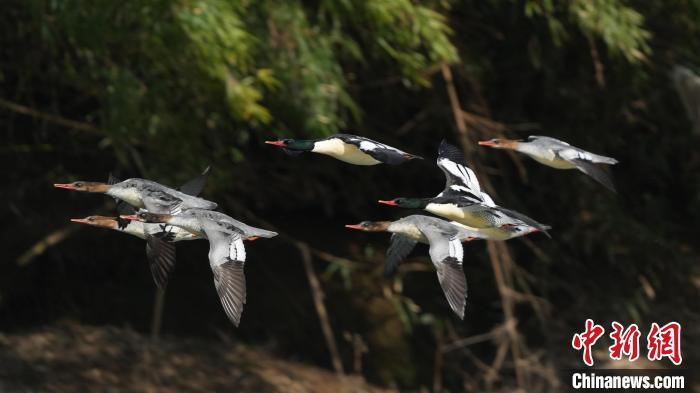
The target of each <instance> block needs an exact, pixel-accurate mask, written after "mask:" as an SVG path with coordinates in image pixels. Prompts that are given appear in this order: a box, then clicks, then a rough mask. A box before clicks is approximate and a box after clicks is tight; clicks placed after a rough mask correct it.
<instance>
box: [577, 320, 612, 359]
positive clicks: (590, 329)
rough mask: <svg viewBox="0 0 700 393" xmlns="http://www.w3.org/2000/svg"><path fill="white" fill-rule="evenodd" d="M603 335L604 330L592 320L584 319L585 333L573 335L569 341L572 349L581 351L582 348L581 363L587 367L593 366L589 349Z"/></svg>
mask: <svg viewBox="0 0 700 393" xmlns="http://www.w3.org/2000/svg"><path fill="white" fill-rule="evenodd" d="M603 333H605V329H603V327H602V326H600V325H596V324H595V323H593V320H592V319H586V331H584V332H583V333H576V334H574V338H573V339H572V340H571V345H572V346H573V347H574V349H578V350H581V349H582V348H583V362H584V363H586V364H587V365H589V366H592V365H593V354H592V353H591V347H592V346H593V344H595V342H596V341H598V339H599V338H600V336H602V335H603Z"/></svg>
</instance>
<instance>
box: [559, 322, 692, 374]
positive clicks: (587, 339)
mask: <svg viewBox="0 0 700 393" xmlns="http://www.w3.org/2000/svg"><path fill="white" fill-rule="evenodd" d="M611 326H612V329H613V331H612V332H611V333H610V338H611V339H612V341H613V343H612V345H611V346H610V347H608V351H609V352H610V358H611V359H613V360H621V359H622V358H623V356H625V357H627V359H628V360H629V361H631V362H633V361H635V360H637V359H638V358H639V337H640V336H641V332H640V331H639V327H638V326H637V325H636V324H634V323H633V324H631V325H629V326H628V327H627V328H626V329H625V327H624V326H622V324H620V323H618V322H612V324H611ZM604 333H605V329H604V328H603V327H602V326H600V325H597V324H596V323H595V322H593V320H592V319H586V330H584V331H583V332H581V333H576V334H574V336H573V338H572V339H571V346H572V347H573V348H574V349H576V350H578V351H580V350H583V362H584V363H586V365H588V366H592V365H593V363H594V361H593V352H592V347H593V345H595V343H596V342H597V341H598V339H600V337H602V336H603V334H604ZM647 349H648V352H647V358H648V359H649V360H650V361H655V360H662V359H663V358H668V359H669V360H670V361H671V362H673V364H675V365H679V364H681V362H683V358H682V356H681V325H680V324H679V323H678V322H669V323H667V324H666V325H664V326H663V327H659V324H657V323H656V322H654V323H652V324H651V329H650V330H649V334H648V335H647Z"/></svg>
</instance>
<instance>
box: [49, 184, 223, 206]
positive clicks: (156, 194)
mask: <svg viewBox="0 0 700 393" xmlns="http://www.w3.org/2000/svg"><path fill="white" fill-rule="evenodd" d="M53 186H54V187H56V188H65V189H68V190H74V191H82V192H92V193H102V194H107V195H109V196H111V197H113V198H118V199H121V200H122V201H124V202H126V203H128V204H130V205H131V206H133V207H135V208H139V209H146V210H148V211H149V212H151V213H170V214H177V213H179V212H180V211H181V210H182V209H191V208H195V209H216V206H217V204H216V203H214V202H211V201H208V200H206V199H202V198H198V197H195V196H191V195H187V194H185V193H184V192H182V191H178V190H175V189H173V188H170V187H166V186H164V185H162V184H158V183H156V182H154V181H151V180H145V179H137V178H132V179H127V180H124V181H121V182H119V183H115V184H108V183H101V182H87V181H76V182H73V183H68V184H54V185H53Z"/></svg>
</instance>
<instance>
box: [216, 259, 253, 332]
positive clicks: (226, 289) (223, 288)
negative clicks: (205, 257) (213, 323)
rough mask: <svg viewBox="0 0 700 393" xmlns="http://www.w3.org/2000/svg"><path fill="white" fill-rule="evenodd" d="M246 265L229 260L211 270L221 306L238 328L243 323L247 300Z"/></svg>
mask: <svg viewBox="0 0 700 393" xmlns="http://www.w3.org/2000/svg"><path fill="white" fill-rule="evenodd" d="M244 265H245V263H244V262H243V261H236V260H228V261H226V262H224V263H222V264H220V265H218V266H212V268H211V269H212V272H213V273H214V286H215V287H216V292H217V293H218V294H219V299H220V300H221V305H222V306H223V307H224V312H225V313H226V316H228V318H229V319H230V320H231V322H233V324H234V325H235V326H236V327H238V325H239V324H240V323H241V315H242V314H243V306H244V305H245V299H246V287H245V274H244V272H243V268H244Z"/></svg>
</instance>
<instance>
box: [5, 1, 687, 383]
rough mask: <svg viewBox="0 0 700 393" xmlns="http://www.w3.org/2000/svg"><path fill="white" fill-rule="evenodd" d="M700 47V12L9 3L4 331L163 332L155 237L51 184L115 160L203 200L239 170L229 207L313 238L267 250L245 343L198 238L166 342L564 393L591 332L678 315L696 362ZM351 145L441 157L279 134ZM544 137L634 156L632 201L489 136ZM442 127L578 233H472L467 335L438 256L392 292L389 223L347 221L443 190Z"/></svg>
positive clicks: (176, 290)
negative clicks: (687, 92) (333, 155)
mask: <svg viewBox="0 0 700 393" xmlns="http://www.w3.org/2000/svg"><path fill="white" fill-rule="evenodd" d="M699 44H700V2H699V1H696V0H689V1H684V2H681V1H678V2H646V1H633V0H630V1H622V0H587V1H583V0H566V1H551V0H507V1H470V0H434V1H425V2H414V1H410V0H375V1H356V0H337V1H332V0H317V1H285V2H276V1H269V0H261V1H255V2H253V1H233V0H209V1H203V0H202V1H196V0H177V1H166V0H143V1H127V2H121V1H112V2H84V1H75V0H63V1H44V0H9V1H6V2H4V4H3V7H2V10H0V130H1V131H0V135H2V144H1V145H0V160H1V161H0V162H2V163H3V164H4V165H3V166H4V168H6V169H5V175H4V180H3V181H2V185H1V186H0V190H1V191H0V192H1V194H0V198H1V199H2V201H1V202H2V204H3V206H6V207H7V208H6V209H3V210H2V212H1V213H0V214H1V216H0V217H2V221H1V223H0V238H2V239H3V244H2V246H3V251H4V254H5V256H6V257H5V258H3V262H2V263H1V264H0V271H1V272H2V273H1V274H0V328H1V329H2V331H4V332H6V333H19V332H27V331H31V330H33V329H39V328H41V327H44V326H47V325H50V326H54V325H56V324H61V323H69V324H72V323H76V324H77V323H80V324H88V325H97V326H103V325H116V326H130V327H132V328H133V329H135V330H136V331H139V332H143V333H148V332H149V330H150V329H151V328H150V323H151V319H152V314H153V312H152V303H153V302H152V298H153V293H154V286H153V283H152V281H151V278H150V275H149V272H148V269H147V268H146V266H145V261H144V255H143V244H142V242H140V241H138V240H136V239H131V238H128V237H127V236H125V235H120V234H117V233H113V232H110V231H104V230H98V229H93V228H77V227H75V226H70V225H69V223H68V219H69V218H74V217H84V216H87V215H89V214H94V213H96V212H101V213H103V214H109V213H111V212H113V206H112V204H111V201H108V200H107V199H106V198H104V197H101V196H95V195H85V194H73V193H68V192H61V191H59V190H54V189H52V188H51V184H52V183H54V182H68V181H72V180H78V179H82V180H101V179H106V177H107V173H108V172H110V171H112V172H115V173H117V174H118V175H120V176H121V177H145V178H149V179H153V180H157V181H160V182H162V183H165V184H171V185H177V184H181V183H182V182H184V181H186V180H187V179H189V178H191V177H192V176H194V175H195V174H197V173H199V172H200V171H201V170H202V169H203V168H204V167H206V166H208V165H211V166H212V174H211V177H210V181H209V184H208V185H207V188H206V189H205V193H204V195H205V196H206V197H207V198H208V199H211V200H215V201H217V202H219V204H220V206H221V207H222V209H223V210H224V211H226V212H227V213H229V214H231V215H232V216H234V217H238V218H240V219H242V220H244V221H247V222H249V223H251V224H258V225H263V226H265V225H269V226H271V227H274V228H277V229H278V230H279V231H280V232H281V233H283V234H285V236H282V237H280V238H277V239H274V240H270V241H260V242H255V243H254V244H251V245H250V250H249V255H250V257H249V263H248V264H247V267H246V270H247V272H246V273H247V277H248V286H249V291H248V293H249V300H248V304H247V306H246V309H245V313H244V316H243V322H242V324H241V326H240V328H238V329H234V328H233V327H232V326H231V325H230V324H229V322H228V321H227V320H226V318H225V315H224V313H223V312H222V311H221V309H220V305H219V303H218V300H217V299H216V295H215V291H214V289H213V285H211V284H212V283H211V275H210V272H209V267H208V264H207V263H206V259H205V258H206V256H205V255H206V248H207V245H206V243H205V242H193V243H190V244H182V245H178V252H179V257H178V266H177V270H176V272H175V275H174V277H173V279H172V280H171V282H170V285H169V288H168V293H167V297H166V303H165V310H164V316H163V321H162V329H161V335H162V336H166V337H176V338H187V337H192V336H196V337H199V338H202V339H203V341H198V342H200V343H202V344H201V345H207V344H206V343H210V344H211V345H217V342H218V341H219V340H223V339H226V340H233V341H235V342H241V343H246V344H249V345H251V346H254V347H264V348H266V350H269V351H270V352H272V353H274V354H275V355H276V356H278V357H281V358H285V359H294V360H300V361H302V362H306V363H310V364H316V365H319V366H323V367H327V368H331V369H333V368H334V369H335V370H336V371H337V372H340V371H341V369H342V371H343V372H345V373H359V374H361V375H362V376H363V377H364V378H366V379H368V380H369V381H370V382H372V383H375V384H379V385H384V386H395V387H399V388H402V389H406V390H409V391H410V390H417V389H419V388H421V387H428V388H429V389H433V390H434V391H441V390H443V389H446V390H449V391H459V390H475V391H485V390H499V389H502V390H510V389H515V388H521V389H525V390H526V391H537V390H540V391H550V390H554V389H559V388H561V387H562V386H561V382H560V378H559V377H560V376H561V375H560V373H561V370H562V369H565V368H566V367H578V366H580V364H581V363H580V358H579V356H580V355H579V354H577V353H574V352H573V351H572V350H571V349H570V339H571V335H572V334H573V333H574V332H577V331H579V330H582V329H583V321H584V320H585V318H593V319H595V320H596V322H598V323H602V324H604V325H608V326H609V321H612V320H617V321H620V322H623V323H624V324H628V323H632V322H636V323H638V324H639V325H640V327H643V328H642V330H643V331H646V329H645V328H644V327H646V326H649V324H650V323H651V322H652V321H657V322H666V321H671V320H677V321H679V322H681V323H682V324H683V327H684V337H683V340H684V341H683V346H684V356H685V359H684V360H685V362H687V363H685V364H687V365H688V367H689V368H692V367H693V366H694V365H697V360H698V358H697V356H698V353H699V352H698V351H697V349H698V346H697V345H698V344H697V342H698V337H699V336H698V326H700V325H698V322H699V319H700V315H699V313H698V311H699V310H698V306H697V304H698V302H697V299H698V290H699V289H700V272H699V271H698V264H697V262H698V255H700V253H699V250H698V241H697V240H698V231H697V228H696V226H697V222H699V221H700V208H699V206H700V203H699V202H700V189H699V188H698V185H699V184H700V171H699V168H700V155H699V154H698V146H699V145H700V144H699V142H700V139H699V138H700V136H699V135H698V134H693V133H692V132H691V126H690V124H689V122H688V120H687V118H686V116H685V114H684V112H683V107H682V105H681V102H680V101H679V99H678V97H677V95H676V93H675V92H674V91H673V89H672V84H671V80H670V78H669V71H670V70H671V68H672V67H673V65H675V64H682V65H685V66H687V67H689V68H691V69H695V70H698V67H700V52H698V51H697V47H698V45H699ZM339 131H347V132H350V133H356V134H359V135H363V136H367V137H370V138H374V139H378V140H381V141H383V142H386V143H388V144H391V145H394V146H396V147H399V148H402V149H404V150H407V151H410V152H412V153H415V154H419V155H422V156H424V157H426V158H428V159H427V160H425V161H424V162H411V163H408V164H405V165H403V166H400V167H386V166H379V167H369V168H367V167H354V166H349V165H346V164H344V163H341V162H338V161H335V160H332V159H329V158H327V157H320V156H315V155H311V154H307V155H302V156H299V157H289V156H286V155H284V154H282V153H281V152H280V151H278V150H275V149H272V148H270V147H268V146H265V145H264V144H263V141H264V140H266V139H271V138H275V137H277V136H291V137H300V138H313V137H321V136H324V135H329V134H332V133H335V132H339ZM529 134H544V135H550V136H554V137H557V138H561V139H563V140H566V141H569V142H571V143H572V144H574V145H577V146H581V147H584V148H586V149H589V150H591V151H594V152H599V153H601V154H605V155H609V156H613V157H616V158H617V159H619V160H620V162H621V163H620V164H619V165H617V166H616V167H615V168H614V175H615V178H616V183H617V185H618V189H619V191H620V193H619V195H612V194H611V193H609V192H607V191H606V190H605V189H603V188H602V187H600V186H599V185H598V184H595V183H593V182H591V181H589V180H588V179H586V178H585V177H584V176H583V175H581V174H578V173H569V172H560V171H555V170H552V169H550V168H546V167H542V166H539V165H538V164H536V163H534V162H533V161H531V160H526V159H523V158H522V157H518V156H514V155H510V154H506V153H503V152H498V151H493V150H491V151H487V150H485V149H484V148H479V147H478V146H477V145H476V141H478V140H481V139H488V138H492V137H497V136H507V137H512V138H522V137H525V136H527V135H529ZM442 138H447V139H448V140H450V141H452V142H454V143H459V144H461V146H462V147H463V148H464V149H465V151H466V153H467V156H468V159H469V160H470V163H471V164H472V165H473V166H474V167H475V169H477V173H478V176H479V177H480V179H481V180H482V181H483V182H484V183H486V184H487V187H488V188H489V189H490V190H491V191H493V193H494V196H495V198H496V200H497V201H499V202H500V204H502V205H504V206H508V207H511V208H514V209H516V210H519V211H522V212H524V213H526V214H528V215H530V216H532V217H534V218H536V219H537V220H539V221H541V222H545V223H548V224H550V225H552V226H553V228H554V229H553V230H552V234H553V239H551V240H550V239H546V238H544V237H543V236H531V237H529V238H527V239H523V240H514V241H510V242H508V243H507V245H504V244H491V243H489V244H486V243H483V242H482V243H476V242H474V243H471V244H469V245H468V246H467V250H466V255H467V257H466V259H467V261H466V266H465V269H466V274H467V279H468V282H469V286H470V288H469V299H468V306H467V316H466V318H465V320H464V321H463V322H462V321H459V320H457V319H455V318H453V316H452V314H451V313H450V311H449V308H448V307H447V304H446V302H445V301H444V298H443V295H442V293H441V291H440V290H439V286H438V284H437V280H435V277H434V273H433V272H432V271H431V268H430V267H429V265H428V264H427V263H426V261H427V258H426V252H425V251H426V250H425V249H422V248H419V252H416V253H414V257H412V258H411V260H410V261H409V263H407V264H406V266H405V267H404V268H403V269H402V270H401V272H400V274H399V275H398V276H397V277H396V278H394V279H391V280H387V279H384V278H382V277H381V274H380V273H381V264H382V262H383V253H384V250H385V248H386V246H387V244H388V238H387V236H380V235H376V236H371V235H365V234H361V233H350V232H349V231H346V230H345V229H344V228H343V224H347V223H355V222H358V221H360V220H364V219H387V218H395V217H400V216H402V215H406V214H408V213H409V212H408V211H400V210H397V209H393V210H392V209H389V208H383V207H381V206H378V205H377V204H376V203H375V201H376V200H377V199H380V198H384V199H386V198H392V197H396V196H409V195H416V196H429V195H434V194H435V193H436V191H437V190H439V189H441V188H442V185H443V178H442V175H441V174H440V172H439V170H438V169H437V168H436V167H435V165H434V163H433V159H434V157H435V155H436V149H437V146H438V144H439V142H440V140H441V139H442ZM37 242H39V243H37ZM307 254H308V255H307ZM305 255H307V257H304V256H305ZM314 278H317V279H318V280H319V283H320V289H321V290H323V291H324V292H325V298H323V299H321V300H322V302H321V304H320V306H323V307H321V308H319V302H318V300H319V298H318V297H316V298H315V297H314V296H315V295H316V296H318V295H319V292H318V291H316V292H314V291H312V289H311V288H313V286H311V287H310V283H311V284H313V283H314ZM314 300H316V302H314ZM324 308H325V310H326V313H327V320H325V323H326V324H325V325H324V324H323V322H324V318H323V317H322V318H321V319H319V311H321V310H323V309H324ZM324 326H325V328H324ZM324 329H325V330H324ZM323 333H326V334H330V336H325V337H326V338H325V339H320V337H324V336H323ZM465 339H466V340H465ZM332 343H335V346H336V347H337V349H336V350H333V349H332V347H333V344H332ZM601 347H602V346H601ZM329 351H330V352H329ZM564 386H566V382H564Z"/></svg>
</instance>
